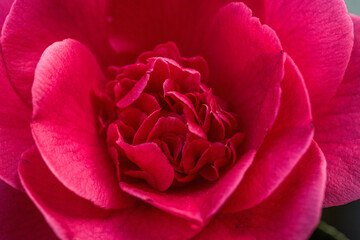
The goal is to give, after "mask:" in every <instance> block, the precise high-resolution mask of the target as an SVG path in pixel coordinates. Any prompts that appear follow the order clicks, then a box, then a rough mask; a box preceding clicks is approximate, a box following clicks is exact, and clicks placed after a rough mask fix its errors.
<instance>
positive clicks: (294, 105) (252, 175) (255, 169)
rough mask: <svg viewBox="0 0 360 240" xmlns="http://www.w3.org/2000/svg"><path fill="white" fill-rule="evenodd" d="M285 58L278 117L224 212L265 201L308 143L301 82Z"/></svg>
mask: <svg viewBox="0 0 360 240" xmlns="http://www.w3.org/2000/svg"><path fill="white" fill-rule="evenodd" d="M286 56H287V58H286V62H285V77H284V80H283V82H282V84H281V89H282V97H281V103H280V110H279V114H278V117H277V119H276V121H275V123H274V126H273V128H272V129H271V130H270V131H269V133H268V135H267V136H266V138H265V140H264V143H263V144H262V146H261V147H260V149H259V152H258V153H257V155H256V157H255V160H254V163H253V164H252V165H251V167H250V168H249V170H248V171H247V172H246V174H245V177H244V180H243V181H242V182H241V183H240V185H239V187H238V188H237V190H236V191H235V193H234V194H233V195H232V196H231V198H230V199H229V200H228V201H227V202H226V204H225V206H224V209H223V210H224V211H225V212H237V211H240V210H242V209H247V208H250V207H253V206H255V205H257V204H258V203H259V202H261V201H263V200H264V199H265V198H267V197H268V196H269V195H270V194H271V193H272V192H273V191H274V190H275V189H276V188H277V187H278V186H279V185H280V184H281V182H282V181H283V180H284V178H285V177H286V176H287V175H288V174H289V173H290V172H291V170H292V169H293V168H294V166H295V165H296V163H297V162H298V160H299V159H300V158H301V157H302V155H303V154H304V153H305V152H306V150H307V148H308V147H309V145H310V143H311V140H312V137H313V133H314V128H313V126H312V123H311V121H312V116H311V110H310V104H309V98H308V95H307V91H306V88H305V84H304V80H303V78H302V76H301V74H300V72H299V70H298V68H297V67H296V65H295V64H294V62H293V61H292V59H291V58H290V57H289V56H288V55H286ZM244 193H246V194H244Z"/></svg>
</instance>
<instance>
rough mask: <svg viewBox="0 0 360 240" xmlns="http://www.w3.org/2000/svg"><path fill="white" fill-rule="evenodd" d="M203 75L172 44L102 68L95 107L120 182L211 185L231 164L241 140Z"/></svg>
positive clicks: (197, 60)
mask: <svg viewBox="0 0 360 240" xmlns="http://www.w3.org/2000/svg"><path fill="white" fill-rule="evenodd" d="M208 74H209V73H208V66H207V63H206V62H205V60H204V59H203V58H202V57H193V58H183V57H181V56H180V54H179V51H178V49H177V47H176V45H175V44H174V43H172V42H170V43H167V44H161V45H158V46H157V47H156V48H155V50H154V51H150V52H144V53H142V54H141V55H140V56H139V57H138V59H137V62H136V63H134V64H131V65H126V66H122V67H109V69H108V78H109V79H110V81H108V82H107V84H106V86H105V88H104V92H103V93H102V94H101V95H99V96H98V99H99V101H98V104H97V105H96V107H97V108H98V109H99V110H100V111H99V128H100V129H99V132H100V133H105V132H106V139H107V144H108V149H109V153H110V155H111V156H112V158H113V160H114V161H115V163H116V164H117V165H118V166H119V168H118V171H119V172H120V173H119V176H121V178H122V179H126V177H125V176H127V177H131V178H140V179H144V180H146V181H147V182H148V183H149V184H150V185H151V186H153V187H154V188H156V189H158V190H160V191H164V190H166V189H168V188H169V187H170V186H171V185H172V184H174V185H180V184H181V185H182V184H184V183H187V182H190V181H192V180H194V179H195V178H197V177H198V176H201V177H202V178H203V179H206V180H208V181H215V180H217V179H218V178H219V176H220V175H219V170H220V169H223V168H227V167H231V166H232V165H233V164H234V163H235V160H236V159H237V156H236V149H237V148H238V146H239V145H240V143H241V142H242V139H243V137H244V134H243V133H240V132H238V131H237V120H236V119H235V117H234V116H233V114H231V113H229V112H227V111H225V110H224V109H223V107H222V106H220V104H219V103H218V102H219V100H220V102H221V99H218V98H217V97H216V96H214V94H213V93H212V91H211V89H209V88H208V87H207V86H206V85H205V84H204V83H205V82H207V81H208V79H207V78H208ZM123 176H124V177H123ZM131 178H128V179H127V181H131ZM125 181H126V180H125Z"/></svg>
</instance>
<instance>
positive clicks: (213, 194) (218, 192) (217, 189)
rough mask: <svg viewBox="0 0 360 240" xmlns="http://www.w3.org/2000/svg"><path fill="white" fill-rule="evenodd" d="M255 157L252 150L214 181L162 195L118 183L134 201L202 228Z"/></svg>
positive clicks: (199, 183) (227, 196) (149, 189)
mask: <svg viewBox="0 0 360 240" xmlns="http://www.w3.org/2000/svg"><path fill="white" fill-rule="evenodd" d="M254 155H255V153H254V151H249V152H247V153H246V154H244V155H243V156H242V157H241V158H240V159H239V160H238V162H237V163H236V165H235V166H233V167H232V168H231V169H230V170H229V171H228V172H227V173H225V174H224V175H223V176H221V178H220V179H219V180H217V181H216V182H197V183H196V184H193V185H190V186H188V187H181V188H175V189H171V188H170V189H168V190H167V191H165V192H159V191H155V190H154V189H153V188H151V187H149V186H148V185H147V184H141V183H138V184H128V183H125V182H120V186H121V188H122V189H123V190H124V191H126V192H127V193H129V194H131V195H133V196H135V197H137V198H140V199H142V200H144V201H146V202H148V203H150V204H152V205H154V206H156V207H158V208H160V209H162V210H164V211H167V212H169V213H172V214H174V215H176V216H180V217H182V218H186V219H188V220H190V221H191V222H192V223H194V226H204V225H205V224H206V223H207V222H208V220H209V219H210V218H211V217H212V216H213V215H214V214H216V213H217V212H218V210H219V209H220V207H221V206H222V205H223V204H224V202H225V201H226V199H228V198H229V196H230V195H231V194H232V193H233V192H234V190H235V189H236V187H237V186H238V185H239V183H240V181H241V180H242V178H243V176H244V172H245V171H246V170H247V168H248V167H249V165H250V163H251V162H252V160H253V157H254Z"/></svg>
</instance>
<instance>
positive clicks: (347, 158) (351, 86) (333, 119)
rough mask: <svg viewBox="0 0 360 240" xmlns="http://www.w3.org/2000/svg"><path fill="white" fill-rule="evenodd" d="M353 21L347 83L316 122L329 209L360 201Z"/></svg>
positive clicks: (359, 34)
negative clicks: (325, 166)
mask: <svg viewBox="0 0 360 240" xmlns="http://www.w3.org/2000/svg"><path fill="white" fill-rule="evenodd" d="M352 20H353V21H354V31H355V43H354V48H353V52H352V55H351V59H350V63H349V65H348V68H347V70H346V74H345V77H344V80H343V82H342V83H341V85H340V87H339V88H338V91H337V92H336V95H335V96H334V97H333V98H332V99H331V101H330V103H329V105H328V108H327V111H326V112H325V113H324V114H323V115H321V116H318V117H317V118H315V119H314V122H315V128H316V131H315V139H316V141H317V142H318V143H319V146H320V148H321V149H322V151H323V152H324V154H325V157H326V160H327V174H328V175H327V187H326V194H325V202H324V205H325V206H327V207H329V206H334V205H342V204H345V203H348V202H351V201H354V200H357V199H359V198H360V147H359V146H360V105H359V103H360V17H358V16H354V15H353V16H352Z"/></svg>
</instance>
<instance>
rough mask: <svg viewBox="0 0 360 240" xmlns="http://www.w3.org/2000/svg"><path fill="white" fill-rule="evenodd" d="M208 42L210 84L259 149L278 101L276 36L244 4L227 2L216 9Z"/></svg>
mask: <svg viewBox="0 0 360 240" xmlns="http://www.w3.org/2000/svg"><path fill="white" fill-rule="evenodd" d="M229 26H231V28H230V27H229ZM206 44H208V48H209V49H208V52H207V53H206V55H205V56H206V57H207V59H208V63H209V65H210V69H211V73H212V78H211V79H210V86H211V87H212V88H213V90H214V93H215V95H218V96H220V97H222V99H224V100H226V101H227V103H228V104H229V108H228V109H227V110H229V111H230V112H235V113H236V114H237V118H238V119H239V125H240V130H242V131H245V132H246V134H247V136H248V137H249V142H250V145H251V146H253V147H256V148H257V147H258V146H259V144H260V143H261V141H262V139H263V137H264V136H265V133H266V131H267V130H268V129H270V128H271V126H272V124H273V122H274V120H275V117H276V114H277V111H278V108H279V104H280V82H281V80H282V78H283V74H284V70H283V61H284V56H283V55H282V54H281V49H282V48H281V46H280V42H279V39H278V38H277V36H276V33H275V32H274V31H273V30H272V29H270V28H269V27H268V26H266V25H261V24H260V22H259V20H258V19H257V18H255V17H252V16H251V10H250V9H248V8H247V7H246V6H245V5H244V4H243V3H231V4H228V5H227V6H226V7H224V8H222V9H221V10H220V11H219V12H218V14H217V16H216V17H215V20H214V25H213V28H212V30H211V31H210V35H209V37H208V39H207V43H206Z"/></svg>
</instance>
